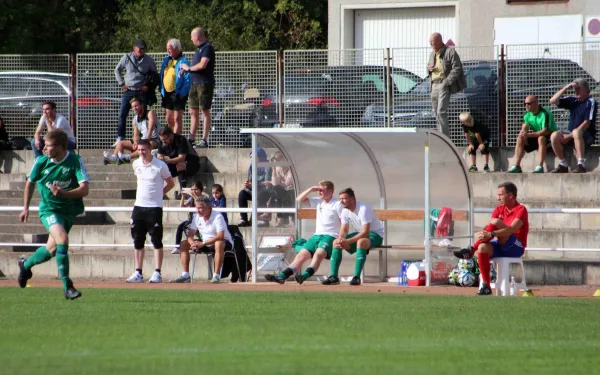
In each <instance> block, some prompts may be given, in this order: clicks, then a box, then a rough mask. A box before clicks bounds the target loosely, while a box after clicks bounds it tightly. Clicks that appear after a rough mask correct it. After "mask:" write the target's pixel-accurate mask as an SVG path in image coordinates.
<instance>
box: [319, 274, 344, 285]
mask: <svg viewBox="0 0 600 375" xmlns="http://www.w3.org/2000/svg"><path fill="white" fill-rule="evenodd" d="M321 284H323V285H340V279H339V278H338V277H335V276H329V277H328V278H327V279H325V281H323V282H322V283H321Z"/></svg>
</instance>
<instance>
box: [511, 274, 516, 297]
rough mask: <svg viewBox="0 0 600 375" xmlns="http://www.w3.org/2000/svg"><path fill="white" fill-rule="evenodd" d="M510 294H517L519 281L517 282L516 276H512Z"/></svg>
mask: <svg viewBox="0 0 600 375" xmlns="http://www.w3.org/2000/svg"><path fill="white" fill-rule="evenodd" d="M510 295H511V296H516V295H517V283H515V277H514V276H511V277H510Z"/></svg>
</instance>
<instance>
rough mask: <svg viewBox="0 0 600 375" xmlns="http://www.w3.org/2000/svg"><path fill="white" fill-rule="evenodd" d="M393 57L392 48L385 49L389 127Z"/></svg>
mask: <svg viewBox="0 0 600 375" xmlns="http://www.w3.org/2000/svg"><path fill="white" fill-rule="evenodd" d="M391 59H392V57H391V55H390V48H389V47H387V48H386V49H385V58H384V60H385V88H386V90H385V91H386V99H387V127H388V128H391V127H392V105H393V103H392V97H393V93H392V90H394V85H393V84H392V82H393V81H392V79H393V78H392V72H391V70H390V60H391Z"/></svg>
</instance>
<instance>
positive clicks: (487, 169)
mask: <svg viewBox="0 0 600 375" xmlns="http://www.w3.org/2000/svg"><path fill="white" fill-rule="evenodd" d="M490 172H491V170H490V167H488V165H487V164H486V165H484V166H483V173H490Z"/></svg>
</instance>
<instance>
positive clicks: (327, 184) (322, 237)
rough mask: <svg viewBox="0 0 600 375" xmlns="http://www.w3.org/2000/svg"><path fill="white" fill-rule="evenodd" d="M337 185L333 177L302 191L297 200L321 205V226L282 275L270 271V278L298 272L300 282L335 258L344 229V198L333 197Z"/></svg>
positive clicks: (274, 279)
mask: <svg viewBox="0 0 600 375" xmlns="http://www.w3.org/2000/svg"><path fill="white" fill-rule="evenodd" d="M317 191H318V192H319V196H318V197H311V198H309V197H308V195H309V194H310V193H312V192H317ZM333 191H334V185H333V182H331V181H321V182H319V185H318V186H313V187H311V188H309V189H307V190H306V191H304V192H303V193H301V194H300V195H299V196H298V197H297V198H296V201H297V202H299V203H302V204H305V205H306V204H310V206H311V207H316V208H317V227H316V230H315V234H314V235H313V236H312V237H311V238H309V239H308V241H306V243H305V244H304V245H298V246H296V251H297V252H298V254H297V255H296V258H294V261H293V262H292V264H290V266H289V267H288V268H286V269H285V270H283V271H282V272H281V273H279V274H278V275H266V276H265V279H267V281H271V282H275V283H279V284H283V283H285V280H287V278H288V277H290V276H292V275H293V274H294V273H296V275H295V279H296V282H297V283H298V284H302V283H303V282H304V281H306V280H308V279H309V278H310V277H311V276H312V275H314V273H315V272H316V271H317V270H318V269H319V265H320V264H321V262H322V261H323V259H329V258H331V251H332V248H333V241H334V240H335V238H336V237H337V235H338V233H339V232H340V215H341V214H342V206H341V204H340V201H338V200H337V199H336V198H334V197H333ZM311 257H312V261H311V262H310V266H308V268H306V270H305V271H304V272H303V273H302V274H299V273H297V272H296V271H297V270H298V269H299V268H300V267H302V264H304V262H306V261H307V260H309V259H310V258H311Z"/></svg>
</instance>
